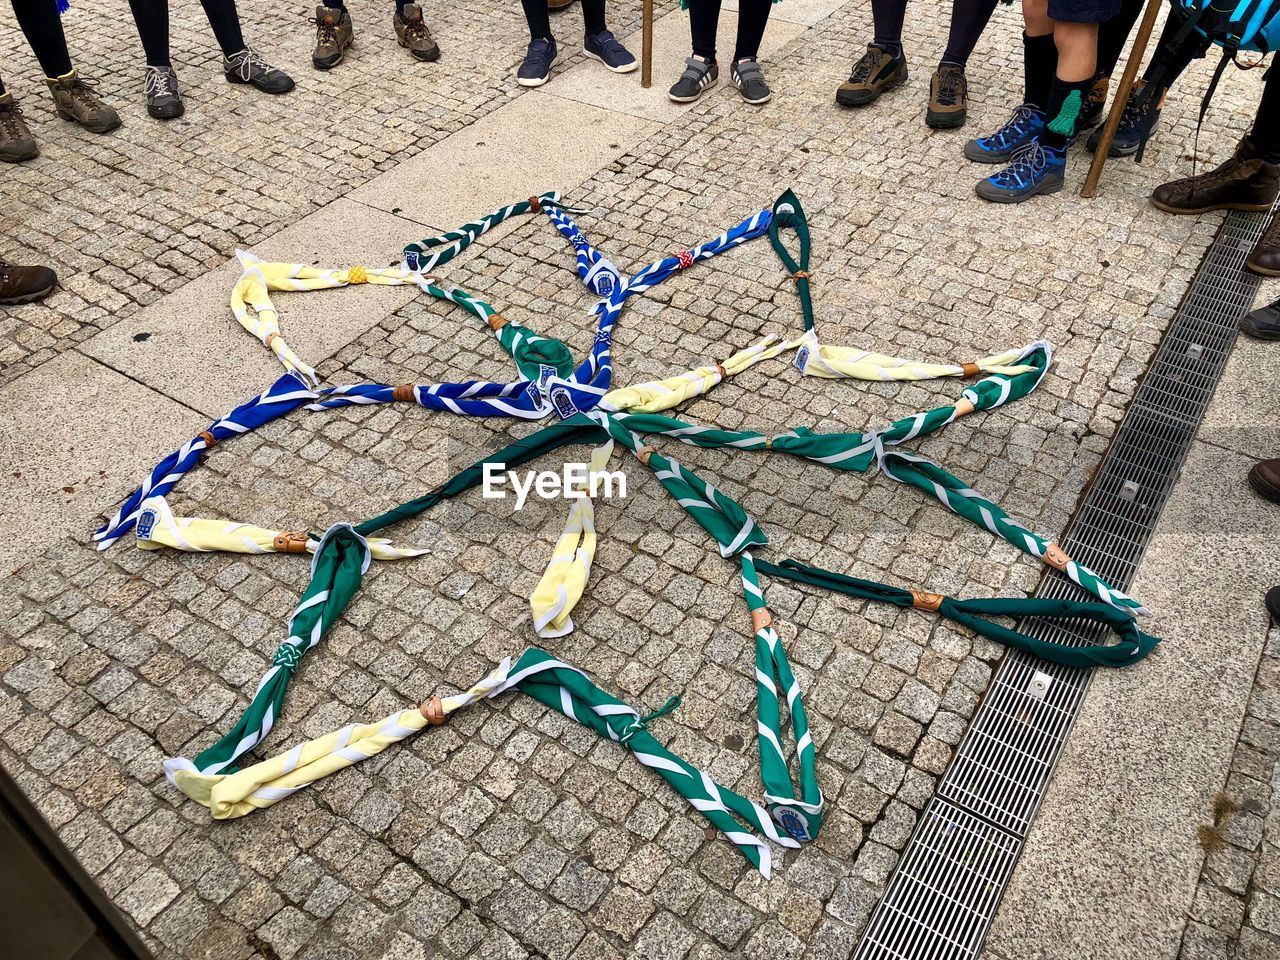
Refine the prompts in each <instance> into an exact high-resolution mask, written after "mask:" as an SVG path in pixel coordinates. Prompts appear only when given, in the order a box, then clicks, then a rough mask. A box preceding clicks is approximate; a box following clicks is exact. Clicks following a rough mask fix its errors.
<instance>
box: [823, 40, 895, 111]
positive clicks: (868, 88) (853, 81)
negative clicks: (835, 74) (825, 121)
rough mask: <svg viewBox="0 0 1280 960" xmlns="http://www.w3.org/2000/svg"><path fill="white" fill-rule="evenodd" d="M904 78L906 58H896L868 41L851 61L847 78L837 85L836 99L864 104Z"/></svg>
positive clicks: (842, 103) (847, 103) (847, 104)
mask: <svg viewBox="0 0 1280 960" xmlns="http://www.w3.org/2000/svg"><path fill="white" fill-rule="evenodd" d="M906 79H907V58H906V55H905V54H903V55H900V56H899V57H897V58H896V59H895V58H894V57H893V55H892V54H890V53H889V51H888V50H886V49H884V47H878V46H876V45H875V44H874V43H870V44H867V52H866V53H864V54H863V55H862V59H861V60H859V61H858V62H857V63H855V64H854V65H853V72H852V73H850V74H849V79H848V80H846V81H845V82H844V83H842V84H840V86H839V87H837V88H836V103H838V104H840V106H842V107H865V106H867V104H870V103H874V102H875V101H876V100H878V99H879V98H880V94H882V93H885V92H887V91H889V90H892V89H893V88H894V87H896V86H899V85H900V84H902V83H903V82H905V81H906Z"/></svg>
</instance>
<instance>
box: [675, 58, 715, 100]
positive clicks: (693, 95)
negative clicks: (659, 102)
mask: <svg viewBox="0 0 1280 960" xmlns="http://www.w3.org/2000/svg"><path fill="white" fill-rule="evenodd" d="M719 79H720V65H719V64H718V63H716V62H715V61H714V60H713V61H712V62H711V63H707V62H706V61H705V60H699V59H698V58H697V57H690V58H689V59H688V60H686V61H685V62H684V73H682V74H680V79H679V80H677V81H676V82H675V85H674V86H673V87H672V88H671V89H670V90H668V91H667V96H668V97H669V98H670V99H671V100H672V101H673V102H675V103H692V102H693V101H694V100H697V99H698V98H699V97H700V96H702V94H703V91H705V90H706V89H707V88H709V87H713V86H715V82H716V81H717V80H719Z"/></svg>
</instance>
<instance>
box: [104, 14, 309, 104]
mask: <svg viewBox="0 0 1280 960" xmlns="http://www.w3.org/2000/svg"><path fill="white" fill-rule="evenodd" d="M201 5H202V6H203V7H204V12H205V16H206V17H208V18H209V26H211V27H212V28H213V35H214V37H215V39H217V41H218V46H219V47H220V48H221V50H222V72H223V74H224V75H225V76H226V78H227V79H228V80H229V81H231V82H232V83H247V84H251V85H252V86H254V87H257V88H258V89H259V90H261V91H263V92H264V93H288V92H289V91H290V90H292V89H293V80H291V79H290V78H289V77H288V76H287V75H286V74H285V73H284V72H283V71H281V70H277V69H276V68H275V67H273V66H271V64H269V63H267V61H265V60H264V59H262V57H261V56H259V55H258V54H257V53H256V52H254V51H253V50H252V49H251V48H250V47H249V46H248V44H246V43H245V42H244V36H243V35H242V34H241V32H240V14H239V13H238V12H237V10H236V2H235V0H201ZM129 9H130V11H131V12H132V13H133V22H134V24H135V25H136V26H137V28H138V39H139V40H141V41H142V51H143V53H144V54H146V61H147V62H146V69H145V71H144V75H143V95H144V96H145V98H146V101H147V113H149V114H150V115H151V116H153V117H155V118H156V119H157V120H172V119H173V118H174V117H180V116H182V114H183V112H184V108H183V105H182V95H181V92H180V89H179V86H178V75H177V74H176V73H175V72H174V69H173V64H172V63H171V62H170V60H169V0H129Z"/></svg>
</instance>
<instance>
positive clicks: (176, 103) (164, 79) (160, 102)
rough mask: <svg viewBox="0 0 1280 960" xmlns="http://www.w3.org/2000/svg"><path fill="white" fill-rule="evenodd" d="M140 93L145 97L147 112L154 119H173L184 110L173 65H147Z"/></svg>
mask: <svg viewBox="0 0 1280 960" xmlns="http://www.w3.org/2000/svg"><path fill="white" fill-rule="evenodd" d="M142 93H143V95H144V96H145V97H146V98H147V113H149V114H150V115H151V116H152V117H153V118H155V119H156V120H173V119H175V118H177V117H180V116H182V115H183V113H185V112H186V108H185V107H184V106H183V105H182V92H181V91H180V90H179V89H178V75H177V74H176V73H174V72H173V67H152V66H148V67H147V69H146V72H145V73H144V74H143V77H142Z"/></svg>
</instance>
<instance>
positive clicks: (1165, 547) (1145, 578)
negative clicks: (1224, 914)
mask: <svg viewBox="0 0 1280 960" xmlns="http://www.w3.org/2000/svg"><path fill="white" fill-rule="evenodd" d="M1254 462H1255V461H1253V460H1252V459H1250V458H1248V457H1244V456H1241V455H1240V454H1238V453H1235V452H1233V451H1226V450H1222V449H1220V448H1218V447H1216V446H1212V445H1210V444H1208V443H1204V442H1202V441H1197V442H1196V444H1195V445H1194V446H1193V448H1192V451H1191V454H1190V456H1189V458H1188V461H1187V464H1186V466H1185V467H1184V469H1183V472H1182V478H1181V481H1180V483H1179V485H1178V486H1177V488H1176V489H1175V492H1174V495H1173V497H1172V499H1171V500H1170V502H1169V504H1168V506H1167V507H1166V510H1165V514H1164V516H1163V517H1162V518H1161V520H1160V524H1159V527H1158V529H1157V531H1156V535H1155V537H1154V538H1153V540H1152V544H1151V547H1150V548H1149V549H1148V551H1147V554H1146V557H1145V558H1144V560H1143V563H1142V567H1141V569H1140V571H1139V575H1138V578H1137V580H1136V582H1135V583H1134V586H1133V591H1132V592H1133V595H1134V596H1137V597H1140V598H1142V600H1143V601H1144V602H1146V603H1147V604H1148V605H1149V606H1150V607H1151V608H1152V609H1153V610H1154V611H1155V613H1154V615H1153V616H1152V617H1150V618H1149V619H1148V620H1145V621H1144V623H1143V626H1144V628H1146V629H1149V630H1150V631H1151V632H1153V633H1155V634H1157V635H1159V636H1160V637H1162V638H1163V642H1162V643H1161V645H1160V647H1158V648H1157V650H1156V651H1155V653H1154V654H1152V655H1151V656H1150V657H1148V658H1147V659H1146V660H1145V661H1144V662H1143V663H1142V664H1141V665H1140V666H1139V667H1137V668H1135V669H1131V670H1110V671H1099V672H1098V673H1097V674H1095V676H1094V678H1093V683H1092V686H1091V687H1090V689H1089V693H1088V697H1087V699H1086V701H1085V704H1084V708H1083V710H1082V712H1081V714H1080V717H1079V719H1078V720H1077V721H1076V724H1075V727H1074V729H1073V730H1072V733H1071V739H1070V741H1069V742H1068V745H1067V749H1066V752H1065V754H1064V756H1063V759H1062V762H1061V764H1060V765H1059V767H1058V769H1057V772H1056V773H1055V774H1054V779H1053V783H1052V785H1051V786H1050V788H1049V791H1048V793H1047V795H1046V797H1045V800H1044V804H1043V805H1042V806H1041V808H1040V812H1039V815H1038V816H1037V818H1036V821H1035V824H1034V825H1033V827H1032V830H1031V834H1030V837H1029V840H1028V843H1027V847H1026V849H1025V851H1024V853H1023V855H1022V859H1021V861H1020V862H1019V864H1018V868H1017V870H1016V871H1015V873H1014V876H1013V882H1012V884H1011V885H1010V888H1009V891H1008V893H1007V894H1006V896H1005V899H1004V902H1003V903H1002V904H1001V907H1000V913H999V915H998V916H997V918H996V922H995V925H994V926H993V928H992V932H991V937H990V941H989V942H990V943H991V945H992V946H993V947H994V948H995V949H996V950H997V951H998V952H1000V953H1003V954H1006V955H1008V956H1015V957H1019V958H1022V960H1075V958H1078V957H1083V956H1088V957H1097V958H1100V960H1109V958H1139V957H1141V958H1143V960H1161V958H1173V957H1175V956H1176V955H1177V951H1178V944H1179V941H1180V938H1181V932H1182V927H1183V924H1184V923H1185V921H1186V912H1187V910H1188V909H1189V908H1190V906H1191V902H1192V898H1193V895H1194V893H1195V887H1196V880H1197V878H1198V876H1199V872H1200V865H1201V862H1202V860H1203V856H1204V851H1203V850H1202V849H1201V847H1200V845H1199V843H1198V841H1197V838H1196V828H1197V826H1198V825H1199V824H1201V823H1205V822H1208V821H1209V819H1210V816H1211V815H1210V812H1209V807H1210V803H1211V800H1212V797H1213V795H1214V793H1215V792H1216V791H1217V790H1219V789H1221V788H1222V786H1223V785H1224V784H1225V783H1226V776H1227V767H1228V764H1229V763H1230V759H1231V751H1232V748H1233V746H1234V744H1235V741H1236V737H1237V734H1238V731H1239V729H1240V724H1241V720H1242V718H1243V716H1244V709H1245V703H1246V701H1247V699H1248V696H1249V690H1250V686H1251V684H1252V682H1253V677H1254V672H1255V669H1256V667H1257V663H1258V657H1259V654H1260V652H1261V650H1262V647H1263V644H1264V643H1265V642H1266V636H1267V627H1268V620H1267V615H1266V612H1265V610H1264V609H1263V606H1262V593H1263V592H1264V590H1265V589H1266V588H1267V587H1269V586H1271V585H1273V584H1276V583H1280V556H1277V554H1276V552H1275V550H1274V549H1272V548H1271V546H1269V545H1274V544H1275V543H1276V542H1278V541H1280V509H1277V508H1276V507H1274V506H1273V505H1271V504H1269V503H1266V502H1264V501H1262V500H1260V499H1258V498H1257V497H1254V496H1252V495H1251V493H1250V492H1249V489H1248V486H1247V484H1246V482H1245V479H1244V474H1245V471H1246V470H1247V469H1248V468H1249V467H1250V466H1251V465H1252V464H1253V463H1254ZM1050 877H1052V878H1053V881H1052V882H1051V883H1050V882H1046V878H1050Z"/></svg>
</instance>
